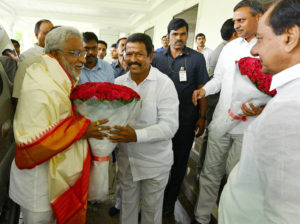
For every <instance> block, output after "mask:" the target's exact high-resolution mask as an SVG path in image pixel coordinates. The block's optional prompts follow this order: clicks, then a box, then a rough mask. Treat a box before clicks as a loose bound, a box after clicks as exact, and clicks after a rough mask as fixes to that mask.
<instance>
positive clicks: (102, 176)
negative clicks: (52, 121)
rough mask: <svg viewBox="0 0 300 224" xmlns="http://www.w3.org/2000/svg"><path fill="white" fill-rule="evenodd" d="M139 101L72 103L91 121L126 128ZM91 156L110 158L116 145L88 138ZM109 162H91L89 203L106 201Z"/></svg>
mask: <svg viewBox="0 0 300 224" xmlns="http://www.w3.org/2000/svg"><path fill="white" fill-rule="evenodd" d="M140 101H141V100H139V101H138V100H136V99H134V100H133V101H132V102H131V103H128V104H123V103H121V102H119V101H104V102H101V103H94V102H95V101H94V102H93V103H91V101H85V102H82V101H79V100H76V101H75V102H74V105H75V108H76V111H77V112H78V113H79V114H80V115H82V116H84V117H86V118H89V119H90V120H91V121H98V120H103V119H108V120H109V121H108V122H107V123H106V124H104V126H114V125H121V126H126V125H127V123H128V121H129V120H130V119H131V118H133V117H134V116H135V114H136V113H137V112H138V111H139V108H140ZM88 140H89V143H90V146H91V151H92V155H93V156H96V157H106V156H110V154H111V153H112V151H113V150H114V148H115V147H116V143H112V142H111V141H110V140H109V139H107V138H104V139H103V140H98V139H95V138H89V139H88ZM108 166H109V161H103V162H100V161H94V160H92V164H91V169H90V181H89V193H88V197H89V199H88V200H89V201H95V200H96V201H104V200H106V199H107V196H108V190H109V187H108V185H109V175H108Z"/></svg>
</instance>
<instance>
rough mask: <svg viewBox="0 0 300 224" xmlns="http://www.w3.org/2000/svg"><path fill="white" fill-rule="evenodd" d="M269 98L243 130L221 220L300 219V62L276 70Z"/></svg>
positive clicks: (275, 222) (282, 222) (281, 222)
mask: <svg viewBox="0 0 300 224" xmlns="http://www.w3.org/2000/svg"><path fill="white" fill-rule="evenodd" d="M272 89H277V95H276V96H275V97H274V98H273V99H271V100H270V101H269V102H268V104H267V106H266V107H265V109H264V110H263V112H262V114H261V115H260V116H259V117H258V118H257V119H256V120H255V121H254V122H253V123H252V124H251V125H250V126H249V127H248V128H247V130H246V131H245V134H244V141H243V148H242V155H241V159H240V163H239V164H238V165H237V166H236V167H235V168H234V169H233V171H232V172H231V174H230V176H229V180H228V183H227V185H226V186H225V188H224V190H223V193H222V196H221V202H220V209H219V223H220V224H241V223H242V224H260V223H266V224H267V223H268V224H271V223H272V224H290V223H299V222H300V194H299V189H300V180H299V172H300V137H299V136H300V113H299V111H300V98H299V96H300V64H297V65H295V66H293V67H291V68H288V69H286V70H284V71H282V72H280V73H278V74H276V75H275V76H273V80H272V85H271V90H272Z"/></svg>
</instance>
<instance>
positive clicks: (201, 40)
mask: <svg viewBox="0 0 300 224" xmlns="http://www.w3.org/2000/svg"><path fill="white" fill-rule="evenodd" d="M195 42H196V44H197V51H198V52H200V53H201V54H203V56H204V58H205V62H206V68H207V71H209V61H210V57H211V54H212V52H213V50H212V49H210V48H208V47H206V46H205V42H206V37H205V35H204V33H198V34H197V35H196V37H195ZM210 72H213V71H210Z"/></svg>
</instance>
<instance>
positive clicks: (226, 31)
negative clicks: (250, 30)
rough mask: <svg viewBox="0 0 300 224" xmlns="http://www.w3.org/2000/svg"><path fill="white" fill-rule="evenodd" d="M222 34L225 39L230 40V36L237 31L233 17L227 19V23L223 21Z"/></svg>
mask: <svg viewBox="0 0 300 224" xmlns="http://www.w3.org/2000/svg"><path fill="white" fill-rule="evenodd" d="M220 32H221V36H222V39H223V40H226V41H227V40H230V38H231V37H232V34H234V33H235V32H236V31H235V29H234V22H233V20H232V18H231V19H227V20H226V21H225V23H223V25H222V27H221V30H220Z"/></svg>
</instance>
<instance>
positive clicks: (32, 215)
mask: <svg viewBox="0 0 300 224" xmlns="http://www.w3.org/2000/svg"><path fill="white" fill-rule="evenodd" d="M21 212H22V215H23V221H24V224H55V223H56V221H55V218H54V215H53V212H52V210H50V211H46V212H31V211H29V210H27V209H25V208H24V207H21Z"/></svg>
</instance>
